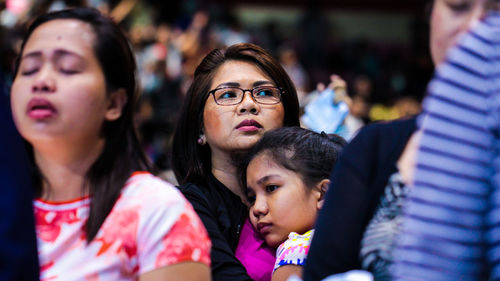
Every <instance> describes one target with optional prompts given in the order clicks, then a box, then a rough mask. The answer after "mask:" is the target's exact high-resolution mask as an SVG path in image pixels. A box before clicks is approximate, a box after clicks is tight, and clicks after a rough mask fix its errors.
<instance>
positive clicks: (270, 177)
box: [257, 174, 280, 184]
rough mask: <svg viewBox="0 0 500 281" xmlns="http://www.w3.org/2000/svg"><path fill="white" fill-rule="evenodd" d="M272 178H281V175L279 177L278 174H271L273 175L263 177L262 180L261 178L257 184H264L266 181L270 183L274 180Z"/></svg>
mask: <svg viewBox="0 0 500 281" xmlns="http://www.w3.org/2000/svg"><path fill="white" fill-rule="evenodd" d="M272 178H280V175H278V174H271V175H266V176H263V177H262V178H260V179H259V180H258V181H257V184H262V183H263V182H266V181H268V180H269V179H272Z"/></svg>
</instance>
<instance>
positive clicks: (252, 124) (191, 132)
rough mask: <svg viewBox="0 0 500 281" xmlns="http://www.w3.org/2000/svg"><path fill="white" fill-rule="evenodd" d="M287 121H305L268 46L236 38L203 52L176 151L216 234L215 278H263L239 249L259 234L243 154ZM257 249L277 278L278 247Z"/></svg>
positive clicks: (190, 193) (185, 180) (178, 169)
mask: <svg viewBox="0 0 500 281" xmlns="http://www.w3.org/2000/svg"><path fill="white" fill-rule="evenodd" d="M283 126H299V104H298V100H297V93H296V90H295V87H294V85H293V83H292V81H291V80H290V78H289V77H288V75H287V74H286V72H285V71H284V70H283V68H282V67H281V65H280V64H279V62H278V61H276V60H275V59H274V58H273V57H272V56H271V55H270V54H269V53H268V52H267V51H265V50H264V49H262V48H261V47H259V46H256V45H253V44H236V45H232V46H230V47H228V48H227V49H225V50H219V49H216V50H214V51H212V52H211V53H209V54H208V55H207V56H206V57H205V58H204V59H203V61H202V62H201V63H200V65H199V66H198V67H197V69H196V71H195V74H194V80H193V83H192V85H191V87H190V88H189V90H188V92H187V97H186V100H185V103H184V106H183V108H182V111H181V114H180V119H179V122H178V124H177V128H176V131H175V134H174V139H173V153H172V158H173V169H174V172H175V175H176V178H177V180H178V181H179V183H180V184H181V186H180V187H179V188H180V190H181V191H182V193H183V194H184V196H185V197H186V198H187V199H188V200H189V201H190V202H191V204H193V206H194V208H195V210H196V212H197V213H198V215H199V216H200V217H201V219H202V221H203V223H204V224H205V227H206V228H207V230H208V233H209V236H210V238H211V240H212V251H211V261H212V264H211V269H212V278H213V279H214V280H231V281H234V280H251V278H252V279H259V277H258V276H256V275H255V274H259V272H255V274H253V273H252V272H248V273H247V271H246V270H245V267H244V266H243V265H242V263H241V262H240V261H239V260H238V258H237V257H236V256H235V251H236V250H237V247H238V243H239V242H240V243H244V242H245V241H249V240H252V239H256V241H258V238H256V236H255V235H256V233H255V232H253V229H252V228H251V226H250V223H249V222H248V207H247V205H246V199H245V197H246V196H245V194H244V193H243V191H242V189H241V188H240V186H239V179H238V176H237V166H238V164H239V161H238V158H239V156H241V155H242V154H244V152H245V151H247V150H248V149H250V148H252V147H253V145H254V144H255V143H256V142H257V141H258V140H259V139H260V138H261V137H262V135H263V134H264V133H265V132H267V131H269V130H272V129H275V128H280V127H283ZM240 236H241V241H240ZM261 242H262V244H263V243H264V241H261ZM240 247H243V246H242V245H240ZM244 248H245V249H247V250H249V249H248V247H247V246H244ZM257 248H258V249H255V250H256V251H257V252H259V251H260V253H263V254H262V259H265V258H266V257H267V259H268V260H269V263H268V264H269V270H268V271H269V272H268V273H269V274H268V277H269V278H270V274H271V271H272V265H273V264H274V252H272V251H271V250H266V249H265V248H259V247H257ZM263 267H265V265H263ZM260 271H262V272H265V271H266V269H264V268H262V269H261V270H260ZM250 276H251V277H250ZM263 280H265V278H264V279H263Z"/></svg>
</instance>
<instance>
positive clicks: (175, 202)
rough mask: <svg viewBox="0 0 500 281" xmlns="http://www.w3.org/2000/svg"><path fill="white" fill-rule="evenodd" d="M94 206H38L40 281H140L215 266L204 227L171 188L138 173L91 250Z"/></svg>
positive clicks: (78, 202)
mask: <svg viewBox="0 0 500 281" xmlns="http://www.w3.org/2000/svg"><path fill="white" fill-rule="evenodd" d="M90 201H91V198H89V197H86V198H81V199H77V200H74V201H71V202H57V203H55V202H46V201H42V200H35V201H34V210H35V220H36V234H37V238H38V252H39V259H40V280H42V281H48V280H94V281H97V280H137V279H138V276H139V275H141V274H143V273H145V272H149V271H152V270H154V269H157V268H160V267H164V266H169V265H173V264H176V263H180V262H185V261H194V262H201V263H204V264H206V265H209V264H210V246H211V245H210V240H209V238H208V235H207V232H206V230H205V228H204V226H203V224H202V223H201V221H200V219H199V218H198V216H197V215H196V213H195V212H194V210H193V208H192V207H191V205H190V204H189V203H188V202H187V201H186V199H185V198H184V197H183V196H182V195H181V193H180V192H179V191H177V189H176V188H175V187H173V186H172V185H170V184H169V183H167V182H165V181H163V180H161V179H159V178H156V177H154V176H153V175H151V174H149V173H135V174H134V175H133V176H132V177H130V179H129V180H128V181H127V183H126V185H125V187H124V188H123V189H122V192H121V195H120V197H119V198H118V200H117V201H116V203H115V205H114V207H113V209H112V210H111V212H110V214H109V215H108V217H107V218H106V220H105V221H104V223H103V224H102V226H101V228H100V229H99V232H98V233H97V235H96V237H95V238H94V240H92V242H91V243H90V244H87V242H86V240H85V237H86V236H85V232H84V231H83V228H84V225H85V222H86V221H87V218H88V213H89V204H90Z"/></svg>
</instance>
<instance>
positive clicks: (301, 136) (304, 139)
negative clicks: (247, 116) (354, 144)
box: [241, 127, 345, 280]
mask: <svg viewBox="0 0 500 281" xmlns="http://www.w3.org/2000/svg"><path fill="white" fill-rule="evenodd" d="M344 144H345V140H344V139H342V138H341V137H339V136H336V135H332V136H328V135H326V134H325V133H322V134H318V133H315V132H313V131H309V130H307V129H302V128H299V127H287V128H281V129H276V130H273V131H270V132H268V133H266V134H265V135H264V136H263V137H262V139H261V140H260V141H259V142H258V143H257V144H256V145H255V147H254V148H253V149H252V151H251V152H250V154H249V157H248V159H247V161H246V162H245V165H244V166H243V168H242V169H241V171H242V186H244V187H246V189H247V195H248V200H249V202H250V204H251V207H250V220H251V222H252V224H253V226H254V227H255V228H256V229H257V230H258V231H259V232H260V234H261V235H262V236H263V237H264V239H265V241H266V243H267V244H268V245H269V246H271V247H274V248H276V247H278V246H279V247H278V250H277V253H276V257H277V259H276V264H275V267H274V273H273V277H272V280H286V279H287V278H288V276H290V275H291V274H296V275H299V276H300V275H301V266H302V265H303V264H304V262H305V257H306V255H307V252H308V249H309V244H310V240H311V238H312V235H313V226H314V223H315V221H316V216H317V213H318V211H319V209H320V208H321V206H322V204H323V198H324V194H325V192H326V191H327V189H328V185H329V183H330V180H329V176H330V172H331V170H332V169H333V166H334V165H335V161H336V160H337V158H338V155H339V152H340V150H341V148H342V147H343V146H344ZM244 171H246V173H244ZM287 239H288V240H287Z"/></svg>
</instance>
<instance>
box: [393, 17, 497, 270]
mask: <svg viewBox="0 0 500 281" xmlns="http://www.w3.org/2000/svg"><path fill="white" fill-rule="evenodd" d="M499 35H500V14H499V13H496V14H490V15H489V16H488V17H486V19H483V20H482V21H481V22H480V23H479V24H478V25H477V26H476V27H475V28H474V29H473V30H472V31H470V32H469V33H468V34H466V35H465V36H464V37H462V39H461V40H460V42H459V43H458V45H457V46H456V47H454V48H453V49H451V51H450V52H448V57H447V61H446V63H444V64H443V65H441V66H440V67H439V68H438V69H437V72H436V74H435V77H434V79H433V81H432V82H431V84H430V85H429V93H428V97H427V98H426V99H425V102H424V115H423V116H424V118H423V119H422V123H421V124H422V126H421V129H422V138H421V140H420V147H419V154H418V156H417V166H416V171H415V183H414V185H415V186H414V187H413V189H412V191H411V192H410V194H409V200H408V203H407V205H406V206H405V208H404V209H405V211H404V218H403V220H404V221H403V229H402V234H401V237H400V239H399V241H398V247H397V249H396V251H395V252H394V257H395V264H394V268H393V274H394V275H395V278H394V280H498V279H499V278H500V266H499V261H500V258H499V257H500V255H499V253H500V250H499V247H498V243H499V237H500V236H499V235H498V233H499V227H498V226H499V225H500V224H499V222H500V215H499V214H500V212H499V209H498V205H499V202H500V200H498V198H500V196H499V193H498V188H499V186H500V184H498V167H499V164H498V163H499V162H498V153H499V145H498V143H499V142H498V141H499V134H498V130H497V129H495V128H492V126H491V125H492V124H497V125H496V126H498V122H499V120H500V119H499V118H498V115H497V117H494V115H495V114H493V115H492V113H493V112H498V108H499V107H498V105H499V101H500V100H499V98H498V95H499V89H500V87H499V86H500V85H499V81H500V71H499V69H498V67H497V68H495V69H494V68H493V66H494V65H498V58H500V52H499V51H500V49H499V48H498V46H499V45H500V41H499V39H498V38H499ZM488 265H490V266H491V265H492V267H491V268H487V266H488ZM489 273H490V274H492V276H491V279H488V277H487V276H488V274H489Z"/></svg>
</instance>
